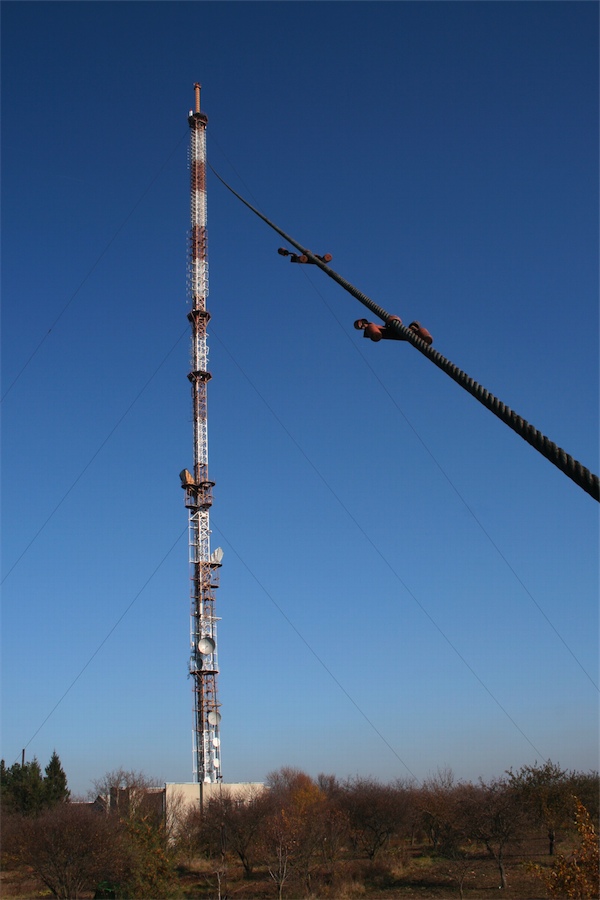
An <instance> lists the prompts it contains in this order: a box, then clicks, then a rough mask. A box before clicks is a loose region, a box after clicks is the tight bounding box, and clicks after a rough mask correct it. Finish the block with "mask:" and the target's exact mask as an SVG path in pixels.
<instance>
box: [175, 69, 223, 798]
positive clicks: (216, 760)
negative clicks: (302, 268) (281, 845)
mask: <svg viewBox="0 0 600 900" xmlns="http://www.w3.org/2000/svg"><path fill="white" fill-rule="evenodd" d="M194 89H195V101H196V102H195V109H194V110H190V112H189V115H188V122H189V126H190V198H191V202H190V219H191V225H190V250H189V261H188V289H189V300H190V305H191V309H190V311H189V313H188V320H189V322H190V325H191V329H192V339H191V369H190V372H189V374H188V379H189V381H190V383H191V388H192V418H193V443H194V446H193V451H194V464H193V471H192V472H190V471H189V470H188V469H184V470H183V472H181V474H180V479H181V486H182V488H183V489H184V491H185V505H186V507H187V509H188V516H189V566H190V581H191V590H190V595H191V627H190V651H191V656H190V665H189V671H190V677H191V678H192V682H193V716H194V719H193V777H194V781H198V782H200V783H214V782H218V781H220V780H221V778H222V774H221V739H220V728H219V725H220V720H221V714H220V704H219V701H218V697H217V675H218V672H219V666H218V657H217V622H218V619H217V616H216V612H215V592H216V589H217V588H218V586H219V569H220V567H221V559H222V556H223V552H222V550H221V549H220V548H218V549H217V550H215V551H214V552H213V553H211V549H210V508H211V506H212V502H213V493H212V492H213V487H214V481H211V480H210V477H209V474H208V414H207V409H208V405H207V389H208V383H209V381H210V379H211V374H210V372H209V371H208V343H207V326H208V322H209V320H210V313H209V312H208V309H207V307H206V300H207V296H208V259H207V239H206V238H207V235H206V126H207V124H208V117H207V116H206V114H205V113H203V112H202V111H201V110H200V85H199V84H195V85H194Z"/></svg>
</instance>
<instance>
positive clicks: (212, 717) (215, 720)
mask: <svg viewBox="0 0 600 900" xmlns="http://www.w3.org/2000/svg"><path fill="white" fill-rule="evenodd" d="M220 721H221V713H218V712H217V711H216V710H213V711H212V712H209V714H208V724H209V725H218V724H219V722H220Z"/></svg>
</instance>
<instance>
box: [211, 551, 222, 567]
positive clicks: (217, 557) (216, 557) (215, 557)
mask: <svg viewBox="0 0 600 900" xmlns="http://www.w3.org/2000/svg"><path fill="white" fill-rule="evenodd" d="M222 559H223V548H222V547H217V549H216V550H215V551H214V552H213V553H211V555H210V561H211V562H213V563H217V565H219V566H220V565H221V560H222Z"/></svg>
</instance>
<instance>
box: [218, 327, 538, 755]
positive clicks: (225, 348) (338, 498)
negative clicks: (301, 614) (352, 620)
mask: <svg viewBox="0 0 600 900" xmlns="http://www.w3.org/2000/svg"><path fill="white" fill-rule="evenodd" d="M211 335H212V336H213V337H214V338H216V340H217V341H218V342H219V344H221V346H222V347H223V349H224V350H225V352H226V353H227V354H228V356H229V357H230V358H231V359H232V361H233V363H234V364H235V365H236V366H237V368H238V369H239V371H240V372H241V374H242V375H243V376H244V378H245V379H246V380H247V382H248V384H249V385H250V386H251V387H252V389H253V390H254V391H255V392H256V394H257V396H258V397H259V398H260V400H261V401H262V402H263V403H264V405H265V406H266V408H267V409H268V410H269V412H270V413H271V415H272V416H273V418H274V419H275V421H276V422H277V423H278V424H279V425H280V427H281V428H282V429H283V431H284V432H285V433H286V434H287V436H288V437H289V439H290V440H291V441H292V443H293V444H294V445H295V447H296V448H297V450H298V451H299V452H300V453H301V455H302V456H303V457H304V459H305V460H306V462H307V463H308V464H309V466H310V467H311V468H312V469H313V471H314V472H315V473H316V475H317V476H318V477H319V478H320V480H321V481H322V482H323V484H324V485H325V487H326V488H327V490H328V491H329V492H330V493H331V494H332V496H333V497H334V498H335V500H336V501H337V502H338V504H339V505H340V506H341V508H342V509H343V510H344V512H345V513H346V515H347V516H348V517H349V518H350V519H351V520H352V522H354V524H355V525H356V527H357V528H358V530H359V531H360V533H361V534H362V535H363V537H364V538H365V539H366V540H367V541H368V543H369V544H370V545H371V547H372V548H373V549H374V551H375V552H376V553H377V555H378V556H379V557H380V558H381V560H382V561H383V562H384V563H385V565H386V566H387V567H388V569H389V570H390V572H391V573H392V574H393V575H394V577H395V578H396V579H397V581H398V582H399V583H400V584H401V585H402V587H403V588H404V590H405V591H406V593H407V594H408V595H409V596H410V597H411V598H412V599H413V600H414V602H415V603H416V604H417V606H418V607H419V609H420V610H421V611H422V612H423V613H424V615H425V616H427V618H428V619H429V621H430V622H431V624H432V625H433V626H434V628H435V629H436V630H437V631H438V632H439V634H440V635H441V637H443V639H444V640H445V641H446V643H447V644H448V646H449V647H450V648H451V649H452V650H453V651H454V653H455V654H456V655H457V656H458V658H459V659H460V660H461V662H462V663H463V664H464V665H465V666H466V667H467V669H468V670H469V671H470V672H471V674H472V675H473V676H474V678H475V679H476V680H477V681H478V682H479V684H480V685H481V687H482V688H483V689H484V690H485V691H486V693H487V694H488V695H489V696H490V697H491V699H492V700H493V701H494V703H495V704H496V705H497V706H498V708H499V709H500V710H501V711H502V712H503V713H504V715H505V716H506V717H507V719H508V720H509V721H510V722H511V723H512V724H513V725H514V727H515V728H516V729H517V731H518V732H519V733H520V734H521V736H522V737H523V738H524V739H525V740H526V741H527V743H528V744H529V745H530V747H532V748H533V750H535V752H536V754H537V755H538V756H539V757H540V758H542V759H545V758H546V757H545V756H544V754H543V753H542V752H541V751H540V750H539V749H538V748H537V747H536V746H535V744H534V743H533V742H532V741H531V740H530V739H529V737H528V736H527V735H526V734H525V732H524V731H523V730H522V728H521V727H520V726H519V725H518V724H517V722H515V720H514V719H513V718H512V716H511V715H510V713H509V712H508V710H507V709H506V708H505V707H504V706H503V705H502V704H501V703H500V701H499V700H498V698H497V697H496V696H495V695H494V694H493V693H492V691H491V690H490V689H489V688H488V687H487V685H486V684H485V683H484V681H483V680H482V679H481V678H480V677H479V675H478V674H477V672H476V671H475V670H474V669H473V668H472V666H471V665H470V664H469V663H468V662H467V660H466V659H465V657H464V656H463V655H462V654H461V653H460V651H459V650H458V648H457V647H456V646H455V645H454V644H453V643H452V641H451V640H450V638H449V637H448V636H447V635H446V634H445V632H444V631H443V630H442V628H441V627H440V626H439V625H438V623H437V622H436V620H435V619H434V618H433V616H432V615H431V614H430V613H429V612H428V610H427V609H426V608H425V606H424V605H423V604H422V603H421V601H420V600H419V599H418V598H417V596H416V595H415V594H414V593H413V591H412V590H411V589H410V588H409V587H408V585H407V584H406V582H405V581H404V580H403V578H402V577H401V576H400V575H399V573H398V572H397V571H396V569H395V568H394V567H393V566H392V564H391V563H390V561H389V560H388V559H387V557H386V556H385V555H384V554H383V553H382V551H381V550H380V549H379V547H378V546H377V544H376V543H375V542H374V541H373V540H372V538H371V537H370V536H369V535H368V534H367V532H366V531H365V530H364V528H363V527H362V525H361V524H360V522H359V521H358V520H357V519H356V517H355V516H354V515H353V514H352V513H351V511H350V510H349V509H348V507H347V506H346V505H345V503H344V502H343V501H342V500H341V498H340V497H339V496H338V494H336V492H335V491H334V489H333V488H332V487H331V485H330V484H329V482H328V481H327V479H326V478H325V477H324V475H322V474H321V472H320V471H319V469H318V468H317V466H316V465H315V464H314V463H313V461H312V460H311V459H310V457H309V456H308V455H307V454H306V452H305V451H304V450H303V448H302V447H301V445H300V444H299V443H298V441H297V440H296V438H295V437H294V436H293V435H292V433H291V432H290V431H289V429H288V428H287V427H286V426H285V425H284V423H283V422H282V420H281V419H280V418H279V416H278V415H277V413H276V412H275V410H274V409H273V408H272V406H270V404H269V403H268V402H267V400H266V399H265V397H264V396H263V395H262V394H261V392H260V391H259V390H258V388H257V387H256V385H255V384H254V383H253V382H252V380H251V378H250V377H249V376H248V375H247V373H246V372H245V371H244V369H243V368H242V367H241V366H240V364H239V363H238V362H237V360H236V359H235V357H234V356H233V355H232V354H231V353H230V351H229V350H228V348H227V347H226V346H225V344H224V343H223V341H222V340H221V339H220V338H219V337H218V334H215V331H214V329H212V328H211ZM303 640H304V638H303Z"/></svg>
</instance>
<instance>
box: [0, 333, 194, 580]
mask: <svg viewBox="0 0 600 900" xmlns="http://www.w3.org/2000/svg"><path fill="white" fill-rule="evenodd" d="M187 333H188V329H187V326H186V328H185V330H184V331H182V332H181V334H180V335H179V337H178V338H177V340H176V341H175V343H174V344H173V346H172V347H171V349H170V350H169V351H168V352H167V353H166V355H165V356H163V358H162V360H161V361H160V362H159V364H158V365H157V367H156V368H155V369H154V371H153V372H152V374H151V375H150V377H149V378H148V379H147V380H146V382H145V384H144V385H143V386H142V387H141V389H140V390H139V391H138V392H137V394H136V395H135V397H134V398H133V400H132V401H131V403H130V404H129V406H128V407H127V409H126V410H125V412H123V413H122V415H121V416H120V418H119V419H117V421H116V423H115V424H114V425H113V427H112V428H111V430H110V431H109V432H108V434H107V435H106V437H105V438H104V440H103V441H102V443H101V444H100V446H99V447H98V448H97V450H96V451H95V452H94V453H93V454H92V456H91V457H90V459H89V460H88V462H87V463H86V465H85V466H84V467H83V469H82V470H81V472H80V473H79V475H78V476H77V478H76V479H75V480H74V481H73V483H72V484H71V486H70V487H69V488H68V489H67V491H65V493H64V494H63V496H62V497H61V499H60V500H59V501H58V503H57V504H56V506H55V507H54V509H53V510H52V512H51V513H50V515H49V516H48V517H47V518H46V519H45V521H44V522H43V523H42V525H40V527H39V528H38V530H37V531H36V533H35V534H34V535H33V537H32V538H31V540H30V541H29V543H28V544H27V546H26V547H25V549H24V550H23V551H22V552H21V554H20V555H19V556H18V557H17V558H16V560H15V561H14V563H13V564H12V566H11V567H10V569H9V570H8V572H7V573H6V575H5V576H4V578H3V579H2V581H1V582H0V584H4V582H5V581H6V579H7V578H8V576H9V575H10V574H11V572H13V571H14V569H16V567H17V566H18V564H19V563H20V562H21V560H22V559H23V557H24V556H25V554H26V553H27V551H28V550H29V548H30V547H31V546H32V545H33V543H34V542H35V541H36V540H37V538H38V537H39V536H40V534H41V533H42V531H43V530H44V528H45V527H46V525H47V524H48V522H50V520H51V519H52V518H53V516H54V515H55V514H56V513H57V512H58V510H59V509H60V507H61V506H62V505H63V503H64V502H65V500H66V499H67V497H68V496H69V494H70V493H71V491H72V490H73V488H74V487H75V486H76V485H77V484H78V483H79V482H80V481H81V479H82V478H83V476H84V475H85V473H86V472H87V470H88V469H89V467H90V466H91V465H92V463H93V462H94V460H95V459H96V457H97V456H98V454H99V453H100V451H101V450H102V449H103V447H105V446H106V444H107V443H108V442H109V440H110V439H111V437H112V436H113V434H114V433H115V431H116V430H117V428H118V427H119V425H120V424H121V422H123V420H124V419H125V418H126V417H127V415H128V414H129V413H130V412H131V410H132V409H133V407H134V406H135V404H136V403H137V401H138V400H139V399H140V397H141V396H142V394H143V393H144V391H145V390H146V388H147V387H148V385H149V384H150V382H151V381H152V380H153V378H154V377H155V375H156V374H157V373H158V372H159V370H160V369H161V368H162V367H163V365H164V364H165V362H166V361H167V359H168V358H169V356H170V355H171V353H173V351H174V350H175V348H176V347H177V345H178V344H179V343H180V342H181V340H182V339H183V337H185V335H186V334H187Z"/></svg>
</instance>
